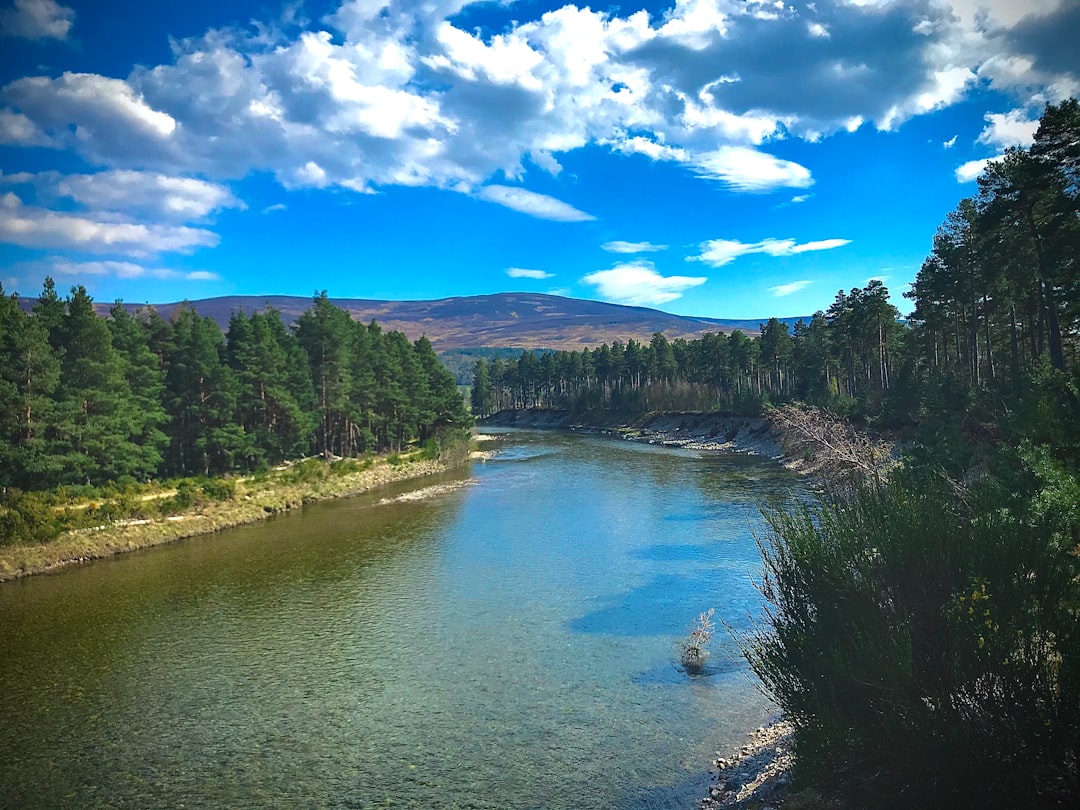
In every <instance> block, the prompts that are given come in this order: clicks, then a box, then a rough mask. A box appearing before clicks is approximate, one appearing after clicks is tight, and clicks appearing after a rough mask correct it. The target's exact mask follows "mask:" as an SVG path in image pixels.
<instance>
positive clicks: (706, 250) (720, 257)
mask: <svg viewBox="0 0 1080 810" xmlns="http://www.w3.org/2000/svg"><path fill="white" fill-rule="evenodd" d="M849 244H851V240H850V239H821V240H818V241H814V242H803V243H801V244H800V243H797V242H796V241H795V240H794V239H763V240H762V241H760V242H739V241H738V240H735V239H711V240H709V241H707V242H702V243H701V245H699V249H700V250H701V253H699V254H698V255H697V256H688V257H687V258H686V261H688V262H704V263H705V264H707V265H709V266H711V267H723V266H724V265H726V264H731V263H732V262H733V261H735V260H736V259H737V258H739V257H740V256H745V255H747V254H750V253H765V254H767V255H769V256H794V255H797V254H799V253H808V252H811V251H816V250H832V249H834V248H838V247H843V246H844V245H849Z"/></svg>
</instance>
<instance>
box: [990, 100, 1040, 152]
mask: <svg viewBox="0 0 1080 810" xmlns="http://www.w3.org/2000/svg"><path fill="white" fill-rule="evenodd" d="M984 118H985V120H986V122H987V124H986V127H985V128H984V129H983V131H982V132H981V133H980V134H979V139H978V140H979V143H984V144H986V145H988V146H996V147H997V148H998V149H1006V148H1008V147H1010V146H1029V145H1030V144H1031V141H1032V139H1033V138H1034V137H1035V130H1037V129H1038V128H1039V119H1038V118H1033V119H1032V118H1028V116H1027V112H1026V111H1025V110H1024V109H1023V108H1020V109H1016V110H1010V111H1009V112H1007V113H987V114H986V115H985V116H984Z"/></svg>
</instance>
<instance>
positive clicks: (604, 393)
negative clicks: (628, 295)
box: [471, 280, 904, 416]
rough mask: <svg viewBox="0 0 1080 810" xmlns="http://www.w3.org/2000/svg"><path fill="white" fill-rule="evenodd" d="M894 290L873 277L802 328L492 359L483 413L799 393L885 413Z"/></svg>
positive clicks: (741, 406) (750, 400) (486, 370)
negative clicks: (536, 408)
mask: <svg viewBox="0 0 1080 810" xmlns="http://www.w3.org/2000/svg"><path fill="white" fill-rule="evenodd" d="M898 318H899V313H898V311H897V309H896V307H894V306H893V305H892V304H891V303H889V292H888V289H887V288H886V287H885V285H884V284H882V282H881V281H878V280H873V281H871V282H870V283H869V284H867V286H866V287H864V288H862V289H853V290H851V291H850V292H848V293H844V292H843V291H841V292H839V293H838V294H837V296H836V300H835V301H834V302H833V304H832V306H830V307H829V309H828V310H827V311H826V312H818V313H815V315H814V316H813V317H812V318H811V319H810V320H809V322H805V321H803V320H801V319H800V320H799V321H798V322H796V324H795V326H794V329H791V328H789V327H788V325H787V324H786V323H784V322H782V321H779V320H778V319H776V318H770V319H769V321H768V322H767V323H765V324H762V326H761V331H760V334H759V335H757V336H756V337H754V338H752V337H750V336H748V335H746V334H745V333H743V332H741V331H739V330H736V331H734V332H731V333H730V334H727V335H724V334H714V333H710V334H706V335H703V336H702V337H701V338H698V339H696V340H686V339H685V338H676V339H675V340H673V341H669V340H668V339H667V338H666V337H665V336H664V335H663V334H662V333H659V332H657V333H655V334H654V335H653V336H652V339H651V340H650V341H649V342H648V343H639V342H638V341H636V340H634V339H632V338H631V339H630V340H628V341H627V342H626V343H625V344H623V343H622V342H619V341H615V342H613V343H611V344H604V345H602V346H599V347H598V348H596V349H582V350H581V351H573V352H566V351H559V352H533V351H526V352H523V353H522V354H521V355H520V356H519V357H518V358H517V359H516V360H503V359H502V358H495V359H493V360H492V361H491V362H488V361H487V360H486V359H485V358H480V359H479V360H477V361H476V364H475V366H474V370H473V386H472V395H471V402H472V407H473V411H474V413H476V414H478V415H479V416H488V415H490V414H491V413H494V412H496V411H499V410H503V409H521V408H532V407H541V408H566V409H569V410H573V411H582V410H588V409H592V408H615V409H622V410H630V411H648V410H717V409H723V410H733V411H739V412H756V411H758V410H760V408H761V407H762V405H763V404H765V403H770V402H771V403H779V402H789V401H792V400H799V401H802V402H807V403H811V404H815V405H823V406H824V405H828V406H831V407H833V408H835V409H838V410H847V411H853V410H856V409H858V410H861V411H863V412H877V411H880V410H881V408H882V407H883V403H884V402H885V401H886V400H887V398H888V397H889V395H890V390H891V388H892V379H893V376H894V371H893V367H894V365H895V363H896V360H895V357H896V356H897V355H898V354H901V352H900V350H899V347H900V344H901V341H902V336H903V332H904V327H903V326H902V325H901V324H900V323H899V321H898Z"/></svg>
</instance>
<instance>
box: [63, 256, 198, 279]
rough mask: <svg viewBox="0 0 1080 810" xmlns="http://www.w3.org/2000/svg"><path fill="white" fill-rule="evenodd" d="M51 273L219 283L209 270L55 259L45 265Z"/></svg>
mask: <svg viewBox="0 0 1080 810" xmlns="http://www.w3.org/2000/svg"><path fill="white" fill-rule="evenodd" d="M44 264H45V265H46V266H47V267H48V271H49V272H50V273H56V274H58V275H65V276H115V277H116V278H124V279H131V278H162V279H183V280H185V281H217V280H218V279H219V276H218V275H217V273H211V272H210V271H208V270H190V271H185V270H171V269H168V268H165V267H146V266H144V265H141V264H135V263H134V262H118V261H99V262H75V261H70V260H68V259H64V258H59V257H54V258H52V259H51V260H48V261H47V262H45V263H44Z"/></svg>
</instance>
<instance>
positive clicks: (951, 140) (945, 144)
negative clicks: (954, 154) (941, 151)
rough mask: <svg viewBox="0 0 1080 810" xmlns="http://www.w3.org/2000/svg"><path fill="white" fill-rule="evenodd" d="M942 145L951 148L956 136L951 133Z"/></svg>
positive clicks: (954, 144) (954, 143)
mask: <svg viewBox="0 0 1080 810" xmlns="http://www.w3.org/2000/svg"><path fill="white" fill-rule="evenodd" d="M942 146H944V147H945V148H946V149H952V148H953V147H954V146H956V136H955V135H953V136H952V137H951V138H949V140H947V141H945V143H943V144H942Z"/></svg>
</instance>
